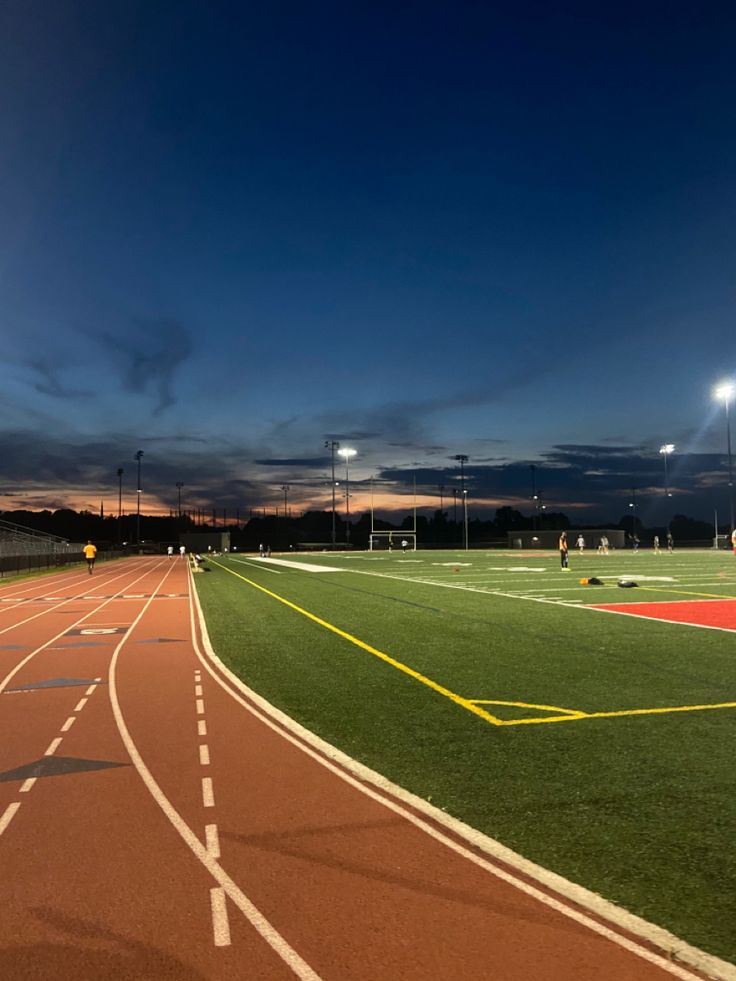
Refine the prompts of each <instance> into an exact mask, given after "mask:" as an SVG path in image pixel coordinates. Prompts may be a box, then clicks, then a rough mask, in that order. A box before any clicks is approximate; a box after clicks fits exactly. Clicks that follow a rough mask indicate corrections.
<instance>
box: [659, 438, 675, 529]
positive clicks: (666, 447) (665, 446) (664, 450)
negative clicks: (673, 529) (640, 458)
mask: <svg viewBox="0 0 736 981" xmlns="http://www.w3.org/2000/svg"><path fill="white" fill-rule="evenodd" d="M659 452H660V453H661V454H662V459H663V460H664V496H665V497H672V494H671V493H670V485H669V480H668V479H667V457H668V456H669V455H670V453H674V452H675V444H674V443H662V445H661V446H660V448H659ZM669 526H670V518H669V510H668V513H667V528H669Z"/></svg>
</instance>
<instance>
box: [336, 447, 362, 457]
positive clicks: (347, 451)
mask: <svg viewBox="0 0 736 981" xmlns="http://www.w3.org/2000/svg"><path fill="white" fill-rule="evenodd" d="M337 452H338V453H339V454H340V456H342V457H344V458H345V459H346V460H349V459H350V457H351V456H355V454H356V453H357V452H358V451H357V450H351V449H350V448H349V447H347V446H343V447H342V449H340V450H338V451H337Z"/></svg>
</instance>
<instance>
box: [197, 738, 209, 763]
mask: <svg viewBox="0 0 736 981" xmlns="http://www.w3.org/2000/svg"><path fill="white" fill-rule="evenodd" d="M199 762H200V764H201V765H202V766H209V765H210V748H209V746H207V745H205V744H204V743H203V744H202V745H201V746H200V747H199Z"/></svg>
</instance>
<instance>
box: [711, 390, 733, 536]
mask: <svg viewBox="0 0 736 981" xmlns="http://www.w3.org/2000/svg"><path fill="white" fill-rule="evenodd" d="M734 392H736V385H734V383H733V382H730V381H727V382H721V383H720V385H716V387H715V388H714V389H713V397H714V398H716V399H718V401H719V402H723V404H724V405H725V406H726V441H727V447H728V507H729V515H730V518H731V524H730V525H729V530H730V531H733V530H734V523H733V463H732V460H731V419H730V416H729V412H728V407H729V405H730V404H731V399H732V398H733V396H734Z"/></svg>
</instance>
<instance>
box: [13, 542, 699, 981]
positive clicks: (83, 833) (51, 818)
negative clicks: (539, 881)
mask: <svg viewBox="0 0 736 981" xmlns="http://www.w3.org/2000/svg"><path fill="white" fill-rule="evenodd" d="M189 590H190V585H189V577H188V571H187V567H186V563H185V562H182V561H181V560H178V559H174V560H168V559H165V558H164V559H163V560H162V559H159V558H135V559H129V560H125V561H122V562H118V563H111V564H109V565H107V566H98V568H97V570H96V572H95V575H94V576H93V577H91V578H90V577H89V576H88V575H87V573H86V570H83V571H81V572H68V571H67V572H64V573H61V574H59V575H55V576H53V577H48V578H43V579H36V580H32V581H29V582H26V583H24V584H17V585H11V586H6V587H4V588H2V589H1V590H0V688H2V689H4V692H3V693H2V694H0V869H1V870H2V871H1V875H0V978H2V979H3V981H16V979H21V978H22V979H43V981H49V979H55V981H66V979H70V981H71V979H74V981H86V979H89V981H93V979H94V981H104V979H113V978H114V979H116V981H121V979H149V978H150V979H154V978H155V979H169V978H170V979H177V981H189V979H192V981H194V979H241V978H242V979H263V981H272V979H273V981H278V979H282V978H283V979H289V978H291V979H293V978H294V976H295V975H296V976H298V977H302V978H322V979H324V981H359V979H360V981H377V979H382V981H393V979H397V981H398V979H401V981H419V979H423V981H426V979H485V978H488V979H494V981H517V979H518V981H521V979H525V981H526V979H530V978H533V979H535V981H552V979H555V981H557V979H563V978H564V979H565V981H567V979H569V978H581V979H584V981H595V979H605V981H663V979H666V978H671V977H672V976H673V974H674V976H677V977H682V978H688V977H695V976H696V975H694V974H690V973H689V972H688V971H686V970H683V969H682V968H677V967H673V968H672V969H671V970H668V969H667V967H666V965H665V964H664V963H663V964H662V965H661V966H660V965H659V964H658V963H652V962H650V961H647V960H646V959H644V957H643V956H642V955H641V953H637V952H635V951H632V950H629V949H625V948H624V947H622V946H621V945H620V944H619V943H618V942H615V941H614V939H611V938H610V937H608V936H605V935H602V934H601V933H598V932H595V931H594V930H593V929H591V928H590V927H589V926H586V925H585V924H584V923H581V922H578V921H576V920H575V919H573V918H570V916H569V915H565V913H564V911H563V910H564V908H570V904H569V903H567V901H565V900H560V899H559V897H554V896H553V894H552V893H547V895H548V896H549V897H551V898H552V902H553V903H554V902H558V903H561V905H562V909H561V908H553V906H551V905H550V904H549V902H546V903H545V902H543V901H542V900H541V899H539V898H535V897H534V896H532V895H529V894H527V893H525V892H524V891H522V890H521V889H519V888H517V887H516V886H514V885H512V884H510V883H509V882H506V881H503V880H502V879H501V878H499V877H498V876H497V875H495V874H493V873H492V872H491V871H489V869H488V862H487V860H486V862H485V867H483V865H481V864H479V863H478V862H476V861H473V860H472V856H473V854H475V855H476V856H477V857H480V852H475V853H474V852H473V848H472V847H471V846H468V844H467V842H464V841H461V840H460V839H459V838H455V839H453V837H452V834H451V833H449V832H448V831H447V830H446V829H442V828H440V826H439V825H434V826H433V825H432V822H431V820H428V819H427V818H426V816H425V817H421V819H420V821H419V823H420V824H423V825H425V826H426V827H428V828H429V830H430V831H433V832H434V833H435V836H434V837H433V836H432V835H431V834H428V833H427V830H424V829H423V828H422V827H420V826H418V824H417V815H416V813H412V810H411V808H410V807H407V806H406V805H405V804H402V803H400V802H398V801H396V800H395V799H394V798H391V797H390V796H389V795H388V794H386V793H385V792H377V791H376V790H375V788H373V790H372V796H371V795H369V793H366V792H365V790H364V789H361V787H360V786H359V785H356V784H359V781H357V780H355V779H354V778H350V777H349V774H347V773H346V771H341V770H340V768H339V767H338V766H335V765H334V764H330V765H328V766H326V765H325V762H327V761H326V758H325V757H323V756H321V755H320V753H319V752H315V751H314V750H311V751H310V752H309V753H308V752H305V751H304V745H303V744H302V743H301V740H300V737H299V736H293V735H290V734H288V733H287V732H286V730H284V729H283V728H282V726H281V725H280V724H279V723H278V722H275V723H274V722H271V723H270V724H269V722H267V721H264V720H263V719H262V718H260V717H259V715H258V714H257V713H255V714H254V712H253V711H251V710H250V709H249V708H248V707H247V705H246V704H244V702H247V699H244V698H243V696H242V695H241V696H239V698H236V697H234V695H233V690H234V689H233V685H232V682H231V681H229V680H228V679H226V678H223V676H222V674H221V672H220V671H219V669H217V668H216V667H215V668H213V667H210V666H209V664H210V662H209V661H205V659H204V658H203V657H202V656H201V655H200V653H199V650H198V647H199V645H198V643H197V634H198V628H197V627H196V620H195V617H194V615H193V607H192V606H191V604H190V596H189ZM49 597H54V598H53V599H51V598H49ZM9 600H10V601H9ZM85 630H86V631H90V630H92V631H95V630H96V631H110V630H113V631H118V632H114V633H107V632H101V633H94V632H92V633H83V632H81V631H85ZM53 679H57V684H56V686H55V687H54V686H52V687H49V686H48V684H47V686H46V687H35V688H34V687H32V686H33V685H38V684H39V683H42V682H46V683H48V682H49V681H51V680H53ZM59 679H61V682H63V683H61V682H59ZM94 679H100V681H99V682H97V681H95V680H94ZM72 682H81V683H77V684H74V683H72ZM11 689H22V690H20V691H14V692H13V691H11ZM57 740H58V742H57ZM310 753H311V755H310ZM80 761H87V762H86V763H85V762H80ZM89 761H93V762H89ZM94 761H96V762H94ZM95 767H96V768H95ZM330 767H331V768H330ZM60 770H61V771H63V772H59V771H60ZM34 775H36V777H37V779H36V780H35V781H34V780H33V776H34ZM344 777H348V778H349V779H352V783H351V782H349V780H346V779H344ZM206 781H209V782H206ZM368 789H369V791H370V788H368ZM412 818H413V821H412ZM448 843H449V846H448ZM453 843H455V844H457V845H459V846H461V847H462V848H464V849H465V854H461V853H460V852H458V850H453V848H452V847H451V846H452V845H453ZM486 859H487V856H486ZM494 864H496V865H497V864H498V863H494ZM511 872H512V873H513V874H514V875H516V876H517V878H519V879H523V876H520V875H519V874H518V873H515V872H514V871H513V870H511ZM535 888H537V889H538V888H539V886H538V885H536V886H535ZM212 890H214V893H213V892H212ZM223 890H224V892H223ZM225 893H227V898H225ZM249 901H250V903H252V904H254V906H255V908H256V910H257V911H260V915H261V916H262V917H263V918H265V919H264V920H262V921H261V920H259V919H258V913H257V912H254V911H253V909H251V908H250V907H249V906H248V902H249ZM213 904H214V907H213ZM213 909H214V913H213ZM223 911H224V913H225V915H223ZM578 912H579V911H578ZM246 914H249V915H250V921H249V919H248V916H247V915H246ZM586 915H587V914H586ZM591 919H594V917H591ZM253 920H255V921H256V924H255V925H253V922H251V921H253ZM598 922H601V921H598ZM269 930H270V931H271V932H270V933H269ZM615 932H616V933H617V935H618V936H621V937H622V936H623V934H621V932H620V931H615ZM264 935H265V938H264ZM269 941H270V942H269ZM639 950H640V951H643V952H646V949H645V945H639ZM697 976H699V975H697Z"/></svg>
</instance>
